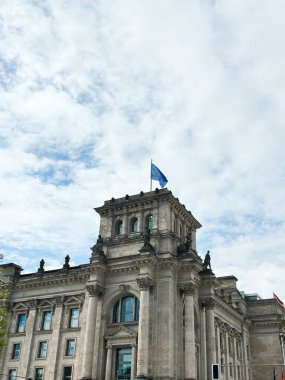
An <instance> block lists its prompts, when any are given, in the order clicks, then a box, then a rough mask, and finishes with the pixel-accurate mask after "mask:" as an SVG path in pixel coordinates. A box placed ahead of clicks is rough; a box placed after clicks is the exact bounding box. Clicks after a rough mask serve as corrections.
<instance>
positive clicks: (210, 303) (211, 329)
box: [206, 298, 216, 379]
mask: <svg viewBox="0 0 285 380" xmlns="http://www.w3.org/2000/svg"><path fill="white" fill-rule="evenodd" d="M214 307H215V301H214V300H213V299H212V298H209V299H208V300H207V302H206V342H207V368H208V371H207V373H208V379H211V378H212V364H214V363H215V357H216V355H215V319H214Z"/></svg>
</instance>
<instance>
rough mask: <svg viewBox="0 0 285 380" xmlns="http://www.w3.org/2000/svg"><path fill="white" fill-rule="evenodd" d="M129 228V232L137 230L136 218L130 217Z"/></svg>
mask: <svg viewBox="0 0 285 380" xmlns="http://www.w3.org/2000/svg"><path fill="white" fill-rule="evenodd" d="M130 230H131V232H138V218H132V220H131V228H130Z"/></svg>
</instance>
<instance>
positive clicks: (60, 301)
mask: <svg viewBox="0 0 285 380" xmlns="http://www.w3.org/2000/svg"><path fill="white" fill-rule="evenodd" d="M63 303H64V296H58V297H55V298H54V301H53V304H54V306H55V307H56V306H62V305H63Z"/></svg>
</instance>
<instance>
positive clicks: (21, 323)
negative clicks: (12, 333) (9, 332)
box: [16, 314, 26, 332]
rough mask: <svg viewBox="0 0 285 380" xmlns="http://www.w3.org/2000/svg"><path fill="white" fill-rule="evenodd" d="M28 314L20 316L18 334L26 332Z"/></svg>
mask: <svg viewBox="0 0 285 380" xmlns="http://www.w3.org/2000/svg"><path fill="white" fill-rule="evenodd" d="M25 325H26V314H18V320H17V328H16V332H25Z"/></svg>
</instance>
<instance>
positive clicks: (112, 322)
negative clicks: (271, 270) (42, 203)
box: [0, 189, 285, 380]
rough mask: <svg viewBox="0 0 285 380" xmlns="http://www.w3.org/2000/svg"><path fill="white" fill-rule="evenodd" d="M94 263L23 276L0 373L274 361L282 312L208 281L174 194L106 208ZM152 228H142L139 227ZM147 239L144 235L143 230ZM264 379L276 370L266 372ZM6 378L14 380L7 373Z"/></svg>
mask: <svg viewBox="0 0 285 380" xmlns="http://www.w3.org/2000/svg"><path fill="white" fill-rule="evenodd" d="M95 210H96V211H97V212H98V213H99V215H100V231H99V234H100V235H99V237H98V240H97V243H96V244H95V245H94V246H93V247H92V248H91V251H92V252H91V258H90V263H88V264H83V265H79V266H77V267H69V265H68V261H66V263H65V265H64V266H63V268H62V269H59V270H52V271H45V270H44V267H43V264H42V265H41V266H40V268H39V270H38V271H37V272H36V273H30V274H24V275H20V267H19V266H17V265H15V264H5V265H3V266H2V267H3V269H4V271H3V273H2V275H4V276H5V273H6V274H7V275H8V276H6V277H5V279H6V280H5V281H6V282H7V278H8V280H9V283H10V286H11V289H12V292H11V298H10V301H9V326H8V343H7V347H6V349H5V350H4V351H3V352H2V353H1V367H0V372H1V373H3V374H9V373H10V375H11V376H12V375H13V374H17V375H18V376H22V377H26V378H31V379H45V380H59V379H65V380H67V379H73V380H75V379H76V380H79V379H81V380H83V379H85V380H91V379H92V380H95V379H96V380H115V379H117V378H121V379H124V378H127V379H134V378H137V379H139V378H140V379H153V380H162V379H163V380H182V379H183V380H186V379H187V380H189V379H197V380H207V379H211V378H212V364H213V363H219V364H220V365H221V367H220V379H221V380H262V379H264V380H265V379H268V378H270V377H268V376H269V375H268V371H267V372H266V371H265V369H266V370H267V369H268V368H269V367H260V365H262V364H269V365H272V364H273V363H274V364H275V365H277V364H280V365H281V364H282V362H283V359H282V346H281V344H280V343H281V342H280V333H281V335H282V333H284V331H285V322H284V319H285V313H284V309H283V308H282V307H281V306H279V305H278V303H277V302H276V301H275V300H273V299H270V300H260V299H258V297H247V296H245V295H243V294H241V293H240V292H239V291H238V290H237V287H236V281H237V279H236V278H235V277H234V276H226V277H216V276H215V275H214V273H213V272H212V270H211V269H210V268H208V267H205V265H203V260H202V258H201V257H200V256H199V254H198V252H197V250H196V231H197V229H199V228H200V227H201V224H200V223H199V222H198V221H197V220H196V219H195V218H194V216H193V215H192V214H191V212H190V211H187V210H186V208H185V206H184V205H182V204H181V203H180V202H179V200H178V199H177V198H175V197H174V196H173V195H172V193H171V192H170V191H169V190H167V189H163V190H158V189H156V190H155V191H153V192H148V193H142V192H141V193H140V194H138V195H134V196H128V195H126V196H125V197H124V198H119V199H114V198H112V199H111V200H109V201H106V202H105V203H104V205H103V206H102V207H98V208H96V209H95ZM146 226H147V227H148V228H149V229H148V230H146V229H145V227H146ZM149 233H150V234H149ZM270 370H271V373H272V367H271V369H270ZM11 378H12V377H11Z"/></svg>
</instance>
